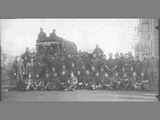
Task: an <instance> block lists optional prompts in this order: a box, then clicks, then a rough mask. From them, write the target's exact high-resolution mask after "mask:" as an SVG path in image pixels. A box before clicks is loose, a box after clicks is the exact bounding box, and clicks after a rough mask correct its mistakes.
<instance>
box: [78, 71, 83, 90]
mask: <svg viewBox="0 0 160 120" xmlns="http://www.w3.org/2000/svg"><path fill="white" fill-rule="evenodd" d="M77 78H78V88H80V89H82V88H83V81H82V79H81V72H80V70H77Z"/></svg>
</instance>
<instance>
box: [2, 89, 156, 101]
mask: <svg viewBox="0 0 160 120" xmlns="http://www.w3.org/2000/svg"><path fill="white" fill-rule="evenodd" d="M155 96H156V92H146V91H145V92H141V91H106V90H96V91H91V90H75V91H24V92H21V91H8V92H7V91H6V92H3V101H4V102H16V101H18V102H19V101H20V102H59V101H61V102H81V101H82V102H83V101H84V102H94V101H97V102H98V101H100V102H101V101H103V102H105V101H108V102H109V101H123V102H136V101H137V102H155V101H158V100H157V99H156V97H155Z"/></svg>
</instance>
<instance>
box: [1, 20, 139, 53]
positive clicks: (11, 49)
mask: <svg viewBox="0 0 160 120" xmlns="http://www.w3.org/2000/svg"><path fill="white" fill-rule="evenodd" d="M137 25H138V19H2V20H1V44H2V51H3V52H4V53H7V54H10V55H12V56H17V55H20V54H22V53H23V52H24V51H25V49H26V47H29V48H30V49H31V48H33V49H34V48H35V44H36V40H37V37H38V34H39V32H40V27H42V28H43V30H44V32H46V34H47V35H49V33H51V32H52V30H53V29H56V34H57V35H58V36H60V37H62V38H64V39H67V40H69V41H73V42H74V43H76V45H77V47H78V50H82V51H87V52H92V51H93V49H94V48H95V47H96V44H98V45H99V47H100V48H101V49H102V50H103V51H104V53H105V54H106V55H107V54H108V53H110V52H112V53H116V52H123V53H126V52H128V51H131V52H133V53H134V50H133V46H134V44H135V43H136V42H137V40H138V37H137V31H136V27H137Z"/></svg>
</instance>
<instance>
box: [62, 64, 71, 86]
mask: <svg viewBox="0 0 160 120" xmlns="http://www.w3.org/2000/svg"><path fill="white" fill-rule="evenodd" d="M68 74H69V73H68V72H67V69H66V65H64V64H63V65H62V70H61V73H60V84H61V89H65V88H66V87H67V82H68V80H69V75H68Z"/></svg>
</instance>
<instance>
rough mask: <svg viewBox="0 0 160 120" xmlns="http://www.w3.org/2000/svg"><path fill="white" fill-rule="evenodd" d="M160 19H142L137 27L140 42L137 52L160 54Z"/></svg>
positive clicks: (141, 53)
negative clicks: (159, 27)
mask: <svg viewBox="0 0 160 120" xmlns="http://www.w3.org/2000/svg"><path fill="white" fill-rule="evenodd" d="M156 26H158V19H148V18H145V19H140V20H139V25H138V28H137V32H138V37H139V42H138V43H137V45H136V47H135V54H136V55H138V56H140V57H142V56H148V57H151V56H154V57H158V56H159V53H158V52H159V50H158V49H159V41H158V30H157V29H156Z"/></svg>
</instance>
